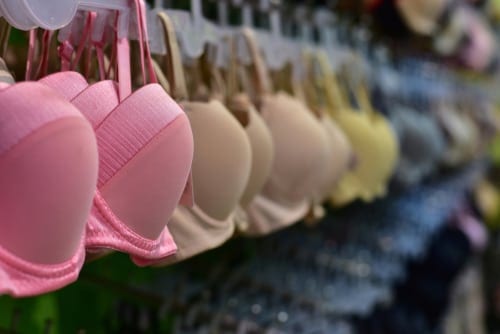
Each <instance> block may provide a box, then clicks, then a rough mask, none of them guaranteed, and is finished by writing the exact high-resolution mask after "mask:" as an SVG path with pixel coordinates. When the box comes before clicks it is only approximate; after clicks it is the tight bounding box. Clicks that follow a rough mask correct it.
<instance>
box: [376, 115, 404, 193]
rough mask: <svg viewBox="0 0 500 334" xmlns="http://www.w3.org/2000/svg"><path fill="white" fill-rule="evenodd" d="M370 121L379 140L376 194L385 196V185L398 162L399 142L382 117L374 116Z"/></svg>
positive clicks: (389, 125)
mask: <svg viewBox="0 0 500 334" xmlns="http://www.w3.org/2000/svg"><path fill="white" fill-rule="evenodd" d="M372 119H374V120H373V122H374V124H375V125H376V127H377V129H378V130H377V131H378V132H377V134H376V136H377V138H379V139H380V146H379V150H380V151H379V152H380V153H379V154H380V158H381V161H382V163H381V178H380V179H379V183H378V187H379V189H380V191H379V192H378V193H379V194H380V195H385V193H386V186H387V183H388V181H389V179H390V178H391V177H392V175H393V174H394V171H395V169H396V166H397V163H398V161H399V142H398V138H397V135H396V132H395V131H394V128H393V127H392V126H391V123H390V122H389V121H388V120H387V119H386V118H385V117H384V116H382V115H381V114H375V115H373V116H372Z"/></svg>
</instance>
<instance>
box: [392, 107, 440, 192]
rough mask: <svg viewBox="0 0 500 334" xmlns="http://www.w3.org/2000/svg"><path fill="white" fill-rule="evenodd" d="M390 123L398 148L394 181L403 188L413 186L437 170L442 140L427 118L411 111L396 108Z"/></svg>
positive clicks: (436, 128) (431, 121)
mask: <svg viewBox="0 0 500 334" xmlns="http://www.w3.org/2000/svg"><path fill="white" fill-rule="evenodd" d="M391 122H392V124H393V125H394V128H395V130H396V132H397V134H398V137H399V142H400V146H401V150H400V151H401V152H400V153H401V158H400V161H399V165H398V168H397V170H396V173H395V175H394V178H395V180H396V181H397V182H398V183H399V184H401V185H403V186H408V185H412V184H416V183H418V182H420V181H421V180H422V178H424V177H425V176H427V175H428V174H430V173H431V172H432V171H433V170H434V169H435V167H437V163H438V161H439V159H440V158H441V156H442V154H443V152H444V148H445V144H444V137H443V135H442V133H441V132H440V130H439V128H438V126H437V125H436V123H435V122H434V121H433V120H432V119H431V118H430V117H429V116H426V115H423V114H419V113H417V112H415V111H413V110H411V109H405V108H401V107H399V108H398V110H397V112H396V113H395V114H394V115H393V116H391Z"/></svg>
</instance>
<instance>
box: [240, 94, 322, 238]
mask: <svg viewBox="0 0 500 334" xmlns="http://www.w3.org/2000/svg"><path fill="white" fill-rule="evenodd" d="M261 115H262V118H263V119H264V121H265V122H266V124H267V126H268V128H269V130H270V132H271V136H272V138H273V143H274V152H275V158H274V161H273V166H272V169H271V175H270V176H269V179H268V181H267V183H266V185H265V186H264V189H263V191H262V193H261V194H259V195H257V196H256V197H255V199H254V200H253V201H252V202H251V203H250V205H249V206H248V207H247V213H248V217H249V220H250V224H249V228H248V230H247V231H245V233H246V234H249V235H262V234H268V233H271V232H273V231H276V230H279V229H282V228H285V227H287V226H289V225H290V224H293V223H296V222H298V221H299V220H300V219H302V218H304V216H305V215H306V214H307V211H308V209H309V201H310V200H311V199H312V198H313V197H314V195H315V194H316V193H317V191H318V189H319V188H320V186H321V184H322V182H323V181H324V178H325V166H324V165H323V164H324V160H326V159H328V156H329V154H330V147H329V145H328V144H329V138H328V135H327V133H326V131H324V129H323V128H322V126H321V124H320V123H319V122H318V121H317V120H316V119H315V118H314V116H313V115H312V114H311V112H310V111H308V110H307V109H306V107H305V106H304V105H303V104H302V103H300V102H299V101H298V100H296V99H294V98H293V97H291V96H289V95H287V94H285V93H278V94H276V95H268V96H264V97H263V99H262V107H261Z"/></svg>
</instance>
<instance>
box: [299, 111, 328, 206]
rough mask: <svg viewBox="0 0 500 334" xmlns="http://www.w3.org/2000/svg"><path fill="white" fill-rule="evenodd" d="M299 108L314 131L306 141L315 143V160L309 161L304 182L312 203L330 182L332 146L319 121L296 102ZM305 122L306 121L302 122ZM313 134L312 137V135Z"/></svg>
mask: <svg viewBox="0 0 500 334" xmlns="http://www.w3.org/2000/svg"><path fill="white" fill-rule="evenodd" d="M298 105H299V106H300V107H301V108H300V111H301V112H303V113H304V115H305V116H307V118H308V119H309V120H310V121H311V122H312V124H313V125H314V126H315V128H316V129H314V132H311V134H309V136H308V140H309V141H310V142H311V144H312V143H313V142H315V144H314V150H312V153H313V154H316V158H314V160H312V161H311V167H310V169H309V172H308V173H307V177H306V179H305V180H306V182H307V186H308V187H309V189H308V193H309V196H308V198H310V199H311V200H313V201H316V200H320V197H321V188H322V187H323V186H324V185H325V183H326V182H328V181H329V180H330V175H331V167H332V165H331V163H332V155H331V152H332V145H331V141H330V137H329V135H328V132H327V131H326V129H325V127H324V126H323V123H322V121H321V119H318V118H317V117H316V116H314V114H313V113H312V112H311V110H309V109H308V108H307V107H306V106H305V105H304V104H303V103H302V102H298ZM304 122H306V120H304ZM313 133H314V135H313Z"/></svg>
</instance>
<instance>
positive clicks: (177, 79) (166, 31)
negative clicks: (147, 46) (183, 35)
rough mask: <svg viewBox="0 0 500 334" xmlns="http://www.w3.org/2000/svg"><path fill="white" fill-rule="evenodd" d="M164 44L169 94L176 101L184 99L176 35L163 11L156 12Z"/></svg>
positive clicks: (182, 71)
mask: <svg viewBox="0 0 500 334" xmlns="http://www.w3.org/2000/svg"><path fill="white" fill-rule="evenodd" d="M158 19H159V20H160V23H161V27H162V29H163V35H164V37H165V45H166V46H167V56H166V57H165V69H166V73H167V80H168V82H169V84H170V95H171V96H172V97H173V99H174V100H176V101H182V100H186V99H187V98H188V92H187V86H186V78H185V76H184V69H183V67H182V61H181V53H180V49H179V44H178V42H177V36H176V35H175V29H174V25H173V23H172V20H171V19H170V18H169V17H168V15H167V14H165V13H164V12H160V13H158Z"/></svg>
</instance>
